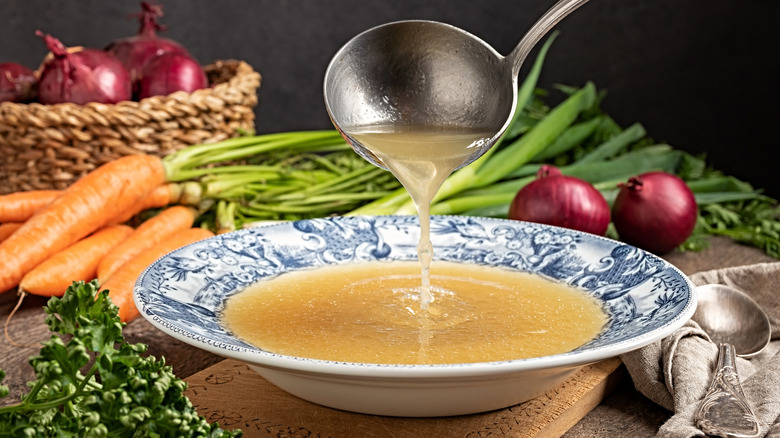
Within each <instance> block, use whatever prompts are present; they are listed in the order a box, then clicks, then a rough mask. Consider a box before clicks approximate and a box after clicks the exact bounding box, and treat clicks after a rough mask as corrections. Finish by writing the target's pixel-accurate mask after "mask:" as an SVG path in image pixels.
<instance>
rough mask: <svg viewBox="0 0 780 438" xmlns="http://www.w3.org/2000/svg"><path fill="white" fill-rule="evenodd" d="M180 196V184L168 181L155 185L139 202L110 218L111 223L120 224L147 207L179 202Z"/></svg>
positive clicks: (158, 206)
mask: <svg viewBox="0 0 780 438" xmlns="http://www.w3.org/2000/svg"><path fill="white" fill-rule="evenodd" d="M180 198H181V186H180V185H179V184H175V183H168V184H163V185H160V186H157V187H155V188H154V190H152V191H151V193H149V194H148V195H147V196H145V197H144V198H143V199H142V200H141V201H140V202H138V203H136V204H133V205H131V206H130V207H129V208H128V209H127V210H125V211H123V212H121V213H120V214H118V215H117V216H116V217H114V218H113V219H111V223H114V224H121V223H124V222H127V221H129V220H130V219H131V218H132V217H133V216H135V215H137V214H138V213H140V212H142V211H144V210H146V209H149V208H160V207H165V206H167V205H170V204H174V203H176V202H179V200H180Z"/></svg>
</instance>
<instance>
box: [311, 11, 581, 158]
mask: <svg viewBox="0 0 780 438" xmlns="http://www.w3.org/2000/svg"><path fill="white" fill-rule="evenodd" d="M586 2H587V0H560V1H558V2H557V3H556V4H555V5H553V6H552V7H551V8H550V10H548V11H547V12H546V13H545V14H544V15H543V16H542V17H541V18H540V19H539V20H538V21H537V22H536V23H535V24H534V25H533V26H532V27H531V29H530V30H529V31H528V32H527V33H526V34H525V36H524V37H523V38H522V39H521V40H520V42H519V43H518V44H517V46H516V47H515V48H514V49H513V50H512V52H511V53H510V54H509V55H508V56H506V57H503V56H501V55H500V54H499V53H498V52H496V51H495V50H494V49H493V48H492V47H490V46H489V45H488V44H487V43H485V42H484V41H482V40H481V39H479V38H477V37H475V36H474V35H472V34H470V33H468V32H466V31H464V30H461V29H458V28H457V27H454V26H451V25H448V24H443V23H438V22H433V21H418V20H412V21H398V22H393V23H388V24H384V25H381V26H377V27H374V28H372V29H369V30H367V31H365V32H363V33H361V34H359V35H357V36H356V37H354V38H353V39H352V40H350V41H349V42H347V43H346V44H345V45H344V46H343V47H342V48H341V49H340V50H339V51H338V52H337V53H336V54H335V55H334V57H333V59H332V60H331V62H330V64H329V66H328V68H327V70H326V72H325V81H324V94H325V106H326V108H327V111H328V114H329V115H330V118H331V120H332V122H333V124H334V125H335V126H336V128H337V129H338V130H339V131H340V132H341V133H342V135H343V136H344V138H345V139H346V141H347V142H348V143H350V144H351V145H352V147H353V149H355V151H356V152H357V153H358V154H360V155H361V156H362V157H363V158H365V159H366V160H368V161H369V162H371V163H372V164H374V165H376V166H379V167H382V168H385V167H384V166H383V165H382V164H381V163H380V162H379V160H377V158H376V157H374V155H373V154H372V153H371V152H370V151H369V150H367V149H366V148H365V147H364V146H363V145H362V144H360V142H358V141H356V140H355V139H354V138H353V137H351V136H350V135H349V130H350V129H351V128H356V127H362V126H371V125H398V124H405V125H418V126H437V127H441V126H457V127H461V128H474V129H477V130H480V131H483V132H490V133H493V135H492V136H491V137H490V139H488V140H487V141H485V142H484V144H483V145H482V147H480V148H475V151H474V153H473V154H472V155H471V156H469V157H468V159H467V160H466V161H465V162H464V163H463V164H462V165H461V166H460V167H463V166H465V165H466V164H469V163H471V162H472V161H474V160H476V159H477V158H479V157H480V156H481V155H482V154H484V153H485V152H486V151H487V150H488V149H490V148H491V147H492V146H493V145H494V144H495V143H496V141H497V140H498V139H499V137H500V136H501V135H502V134H503V133H504V131H505V130H506V128H507V126H508V125H509V122H510V121H511V119H512V115H513V113H514V111H515V106H516V100H517V76H518V72H519V71H520V67H521V66H522V64H523V61H524V60H525V58H526V57H527V56H528V53H529V52H530V51H531V49H532V48H533V47H534V46H535V45H536V43H538V42H539V40H540V39H541V38H542V37H543V36H544V35H545V34H546V33H547V32H548V31H549V30H550V29H551V28H552V27H553V26H554V25H555V24H556V23H558V22H559V21H560V20H562V19H563V18H564V17H566V16H567V15H569V14H570V13H571V12H573V11H574V10H575V9H577V8H578V7H579V6H581V5H582V4H584V3H586Z"/></svg>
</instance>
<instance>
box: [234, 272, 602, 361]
mask: <svg viewBox="0 0 780 438" xmlns="http://www.w3.org/2000/svg"><path fill="white" fill-rule="evenodd" d="M431 282H432V286H431V291H432V293H433V294H434V296H435V300H434V301H433V302H431V303H430V305H429V306H428V308H427V311H421V307H420V299H421V298H420V294H419V288H420V265H419V263H417V262H391V263H388V262H371V263H364V264H353V265H340V266H329V267H323V268H318V269H312V270H306V271H296V272H290V273H286V274H283V275H280V276H279V277H277V278H274V279H271V280H268V281H261V282H258V283H257V284H255V285H253V286H251V287H249V288H248V289H246V290H245V291H242V292H241V293H238V294H236V295H234V296H233V297H231V298H229V299H228V301H227V303H226V306H225V309H224V313H223V318H224V321H225V323H226V324H227V326H228V328H229V329H230V330H231V331H233V333H235V334H236V335H237V336H238V337H240V338H242V339H244V340H245V341H247V342H249V343H251V344H253V345H255V346H257V347H259V348H261V349H263V350H266V351H270V352H274V353H279V354H284V355H290V356H298V357H307V358H312V359H324V360H333V361H345V362H362V363H384V364H445V363H470V362H489V361H501V360H511V359H522V358H529V357H538V356H545V355H551V354H557V353H564V352H567V351H571V350H573V349H575V348H577V347H579V346H581V345H583V344H584V343H586V342H588V341H589V340H591V339H593V338H595V337H596V335H598V333H599V332H600V331H601V329H602V328H603V327H604V326H605V324H606V322H607V316H606V314H605V312H604V311H603V309H602V308H601V306H600V305H599V303H598V302H597V301H596V299H594V298H592V297H590V296H588V295H586V294H585V293H583V292H582V291H579V290H576V289H574V288H572V287H570V286H568V285H565V284H560V283H555V282H552V281H549V280H547V279H544V278H542V277H540V276H537V275H533V274H527V273H522V272H516V271H510V270H505V269H499V268H491V267H485V266H478V265H470V264H460V263H453V262H444V261H437V262H436V263H435V264H434V265H433V269H432V270H431Z"/></svg>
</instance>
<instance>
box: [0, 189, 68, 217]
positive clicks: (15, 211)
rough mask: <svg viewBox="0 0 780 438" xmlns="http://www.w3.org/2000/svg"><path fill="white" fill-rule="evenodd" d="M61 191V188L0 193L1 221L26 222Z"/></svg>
mask: <svg viewBox="0 0 780 438" xmlns="http://www.w3.org/2000/svg"><path fill="white" fill-rule="evenodd" d="M61 193H62V191H60V190H29V191H26V192H16V193H10V194H7V195H0V223H6V222H24V221H26V220H27V219H30V217H31V216H32V215H33V214H35V212H36V211H38V210H40V209H41V208H43V207H45V206H47V205H49V204H50V203H51V201H53V200H54V199H55V198H56V197H57V196H59V195H60V194H61Z"/></svg>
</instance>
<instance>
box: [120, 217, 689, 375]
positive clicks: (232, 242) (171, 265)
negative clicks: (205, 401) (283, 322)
mask: <svg viewBox="0 0 780 438" xmlns="http://www.w3.org/2000/svg"><path fill="white" fill-rule="evenodd" d="M418 238H419V222H418V219H417V217H416V216H358V217H334V218H322V219H311V220H302V221H295V222H284V223H279V224H274V225H268V226H262V227H257V228H250V229H245V230H240V231H236V232H232V233H227V234H223V235H218V236H215V237H212V238H209V239H205V240H203V241H200V242H196V243H193V244H190V245H188V246H185V247H183V248H180V249H178V250H176V251H173V252H171V253H170V254H168V255H166V256H164V257H162V258H160V259H159V260H157V261H156V262H155V263H154V264H152V265H151V266H150V267H149V268H148V269H146V271H145V272H144V273H143V274H142V275H141V277H139V279H138V281H137V283H136V285H135V289H134V300H135V303H136V306H137V307H138V309H139V311H140V313H141V315H143V317H144V318H146V319H147V320H148V321H149V322H150V323H151V324H152V325H154V326H156V327H157V328H159V329H160V330H162V331H163V332H165V333H167V334H169V335H170V336H173V337H174V338H177V339H179V340H181V341H183V342H185V343H188V344H191V345H194V346H196V347H199V348H202V349H204V350H206V351H209V352H212V353H215V354H218V355H222V356H225V357H229V358H234V359H238V360H241V361H244V362H247V363H249V364H256V365H261V366H264V367H269V368H274V369H285V370H290V371H293V370H294V371H296V372H309V373H325V374H335V375H352V376H372V377H378V378H392V379H403V378H412V379H416V378H428V377H434V376H435V377H437V378H439V377H455V376H477V375H479V376H489V375H492V374H505V373H507V372H510V373H511V372H520V371H530V370H541V369H547V368H560V367H579V366H582V365H585V364H588V363H593V362H597V361H600V360H604V359H608V358H610V357H615V356H618V355H620V354H623V353H626V352H629V351H632V350H635V349H638V348H641V347H643V346H646V345H648V344H650V343H652V342H655V341H657V340H660V339H662V338H664V337H666V336H668V335H669V334H671V333H672V332H673V331H674V330H676V329H677V328H679V327H680V326H682V325H683V324H684V323H685V322H686V321H688V320H689V319H690V317H691V316H692V315H693V312H694V310H695V309H696V296H695V293H694V287H693V284H692V283H691V282H690V280H689V279H688V278H687V277H686V276H685V275H684V274H683V273H682V272H681V271H679V270H678V269H677V268H676V267H674V266H673V265H671V264H669V263H668V262H666V261H665V260H663V259H661V258H660V257H657V256H655V255H653V254H650V253H648V252H646V251H643V250H641V249H638V248H635V247H633V246H630V245H626V244H624V243H622V242H617V241H614V240H611V239H607V238H604V237H600V236H594V235H591V234H587V233H581V232H578V231H573V230H569V229H565V228H558V227H552V226H548V225H541V224H535V223H527V222H520V221H511V220H503V219H492V218H476V217H461V216H434V217H432V220H431V241H432V243H433V246H434V263H435V260H449V261H455V262H462V263H477V264H484V265H490V266H497V267H501V268H506V269H517V270H522V271H526V272H530V273H535V274H538V275H541V276H544V277H547V278H550V279H552V280H555V281H561V282H565V283H567V284H570V285H572V286H575V287H577V288H580V289H582V290H584V291H586V292H587V293H589V294H591V295H592V296H594V297H596V298H598V299H599V300H601V302H602V303H603V305H604V307H605V309H606V310H607V312H608V313H609V315H610V322H609V324H608V327H606V328H605V330H604V331H603V332H602V333H601V335H599V336H598V337H597V338H596V339H594V340H593V341H591V342H589V343H587V344H586V345H583V346H581V347H579V348H577V349H575V350H573V351H570V352H567V353H562V354H556V355H551V356H544V357H536V358H530V359H521V360H511V361H502V362H486V363H468V364H447V365H385V364H359V363H347V362H335V361H324V360H315V359H307V358H299V357H292V356H284V355H279V354H274V353H270V352H267V351H263V350H260V349H258V348H256V347H254V346H252V345H249V344H247V343H246V342H244V341H242V340H240V339H238V338H236V337H235V336H233V335H232V334H231V333H230V332H229V331H228V330H226V329H225V328H224V326H223V325H222V322H221V320H220V311H221V309H222V306H223V304H224V302H225V300H226V299H227V298H228V297H230V296H231V295H233V294H235V293H237V292H240V291H241V290H243V289H244V288H246V287H247V286H249V285H251V284H253V283H255V282H257V281H262V280H263V279H267V278H272V277H274V276H277V275H279V274H282V273H284V272H287V271H292V270H297V269H311V268H316V267H318V266H323V265H329V264H345V263H357V262H366V261H374V260H380V261H392V260H417V247H416V246H417V241H418Z"/></svg>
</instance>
